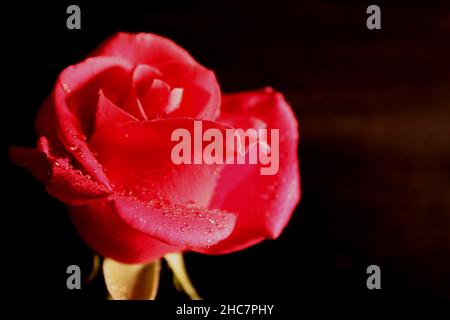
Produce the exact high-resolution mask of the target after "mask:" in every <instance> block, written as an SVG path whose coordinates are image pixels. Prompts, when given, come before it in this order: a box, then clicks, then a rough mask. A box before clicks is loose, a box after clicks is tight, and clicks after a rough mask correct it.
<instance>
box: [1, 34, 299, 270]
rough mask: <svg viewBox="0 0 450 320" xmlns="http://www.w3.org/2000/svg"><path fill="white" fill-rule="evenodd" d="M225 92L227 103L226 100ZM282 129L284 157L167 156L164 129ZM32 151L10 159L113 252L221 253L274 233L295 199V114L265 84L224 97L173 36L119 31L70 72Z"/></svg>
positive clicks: (121, 255) (147, 255)
mask: <svg viewBox="0 0 450 320" xmlns="http://www.w3.org/2000/svg"><path fill="white" fill-rule="evenodd" d="M221 100H222V101H221ZM196 119H197V120H202V125H203V128H215V129H217V130H220V131H221V132H223V131H224V130H225V129H226V128H230V127H233V128H242V129H244V130H245V129H248V128H252V127H258V128H260V127H264V128H267V129H271V128H275V129H279V134H280V144H279V157H280V164H279V170H278V173H277V174H275V175H261V174H260V167H261V165H260V164H224V165H220V164H212V165H207V164H178V165H176V164H174V163H173V162H172V161H171V158H170V155H171V148H172V147H173V145H174V143H173V141H171V133H172V132H173V131H174V130H175V129H177V128H186V129H187V130H190V131H192V130H193V129H192V128H193V122H194V121H195V120H196ZM36 129H37V133H38V135H39V139H38V142H37V148H36V149H28V148H20V147H13V148H11V150H10V156H11V158H12V160H13V161H14V162H16V163H17V164H20V165H23V166H26V167H27V168H28V169H29V170H30V171H31V172H32V173H33V174H34V175H35V176H36V177H37V178H38V179H40V180H41V181H42V182H44V183H45V185H46V187H47V191H48V192H49V193H50V194H51V195H53V196H54V197H56V198H58V199H60V200H61V201H63V202H65V203H66V204H67V206H68V208H69V212H70V215H71V218H72V220H73V222H74V224H75V226H76V228H77V229H78V231H79V233H80V234H81V236H82V237H83V238H84V240H85V241H86V242H87V243H88V244H89V245H90V246H91V247H92V248H93V249H94V250H95V251H97V252H99V253H100V254H102V255H104V256H107V257H111V258H113V259H115V260H118V261H122V262H128V263H134V262H147V261H151V260H154V259H156V258H159V257H161V256H163V255H164V254H166V253H169V252H176V251H185V250H191V251H196V252H203V253H211V254H221V253H227V252H232V251H236V250H241V249H244V248H246V247H248V246H251V245H253V244H255V243H257V242H260V241H261V240H263V239H265V238H276V237H277V236H278V235H279V234H280V233H281V231H282V229H283V228H284V226H285V225H286V224H287V222H288V221H289V218H290V216H291V214H292V212H293V210H294V207H295V206H296V204H297V203H298V201H299V197H300V185H299V168H298V158H297V142H298V129H297V122H296V119H295V117H294V114H293V113H292V111H291V109H290V107H289V105H288V104H287V103H286V101H285V100H284V98H283V96H282V95H281V94H280V93H276V92H274V91H273V90H271V89H265V90H261V91H255V92H247V93H238V94H231V95H225V96H223V97H222V99H221V93H220V89H219V86H218V84H217V81H216V78H215V76H214V73H213V72H212V71H209V70H207V69H205V68H204V67H202V66H201V65H199V64H198V63H197V62H196V61H195V60H194V59H193V58H192V57H191V56H190V55H189V53H187V52H186V51H185V50H183V49H182V48H180V47H178V46H177V45H176V44H175V43H173V42H172V41H170V40H168V39H165V38H162V37H159V36H156V35H152V34H137V35H134V34H125V33H120V34H117V35H115V36H113V37H112V38H110V39H108V40H107V41H106V42H105V43H103V44H102V45H101V46H100V47H99V48H98V49H97V50H96V51H95V52H94V53H93V54H92V55H91V56H90V57H89V58H87V59H86V60H84V61H82V62H81V63H79V64H76V65H73V66H70V67H68V68H66V69H65V70H64V71H63V72H62V73H61V74H60V76H59V77H58V80H57V81H56V84H55V87H54V89H53V92H52V94H51V96H50V97H49V98H48V99H47V101H46V102H45V103H44V104H43V106H42V107H41V109H40V111H39V114H38V116H37V120H36Z"/></svg>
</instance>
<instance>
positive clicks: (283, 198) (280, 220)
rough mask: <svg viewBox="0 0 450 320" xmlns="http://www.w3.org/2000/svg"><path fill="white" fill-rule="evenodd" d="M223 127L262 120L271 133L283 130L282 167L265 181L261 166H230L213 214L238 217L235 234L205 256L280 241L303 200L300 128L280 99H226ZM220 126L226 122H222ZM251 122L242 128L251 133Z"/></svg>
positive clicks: (267, 94)
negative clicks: (251, 120) (227, 213)
mask: <svg viewBox="0 0 450 320" xmlns="http://www.w3.org/2000/svg"><path fill="white" fill-rule="evenodd" d="M222 110H223V111H222V112H223V122H224V123H229V121H230V119H233V115H237V116H238V117H236V119H235V120H236V121H234V123H233V126H236V125H237V123H236V122H239V121H240V120H239V119H242V118H241V116H242V115H245V116H247V117H250V118H259V119H261V120H262V121H263V122H265V123H266V124H267V128H268V129H270V128H273V129H280V155H279V157H280V158H279V159H280V167H279V171H278V174H276V175H266V176H264V175H260V170H259V169H260V167H261V166H260V165H238V164H236V165H227V166H226V167H225V168H224V170H223V171H222V173H221V178H220V180H219V183H218V185H217V188H216V192H215V195H214V198H213V199H212V201H211V205H210V207H211V208H220V209H221V210H226V211H230V212H235V213H237V217H238V219H237V222H236V226H235V229H234V230H233V232H232V234H231V235H230V236H229V237H228V238H227V239H225V240H223V241H221V242H220V243H219V244H217V245H215V246H212V247H210V248H208V249H207V250H201V251H202V252H206V253H212V254H221V253H228V252H233V251H237V250H241V249H244V248H246V247H249V246H251V245H253V244H255V243H257V242H259V241H261V240H263V239H265V238H276V237H278V236H279V234H280V233H281V231H282V230H283V228H284V227H285V226H286V224H287V222H288V221H289V219H290V217H291V215H292V212H293V210H294V208H295V206H296V205H297V203H298V201H299V199H300V177H299V165H298V156H297V143H298V124H297V121H296V119H295V116H294V114H293V113H292V110H291V108H290V107H289V105H288V104H287V103H286V101H285V100H284V98H283V96H282V95H281V94H280V93H276V92H273V90H271V89H265V90H262V91H256V92H247V93H238V94H232V95H228V96H225V97H224V99H223V105H222ZM218 121H219V122H220V121H221V119H218ZM247 124H248V121H245V122H243V123H242V127H243V128H245V127H246V126H247Z"/></svg>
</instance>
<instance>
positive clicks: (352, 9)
mask: <svg viewBox="0 0 450 320" xmlns="http://www.w3.org/2000/svg"><path fill="white" fill-rule="evenodd" d="M70 4H79V5H80V7H81V20H82V22H81V23H82V29H81V30H79V31H78V30H67V29H66V18H67V14H66V13H65V12H66V8H67V6H68V5H70ZM370 4H378V5H379V6H380V7H381V11H382V30H374V31H371V30H368V29H367V28H366V26H365V21H366V18H367V14H366V13H365V11H366V8H367V6H368V5H370ZM2 24H3V25H4V26H3V27H2V34H3V43H4V44H5V45H4V47H3V46H2V51H3V53H4V54H6V58H4V60H3V66H2V69H3V72H2V76H3V77H2V78H3V79H2V80H3V81H2V83H5V84H6V86H5V85H3V88H4V89H3V92H2V101H3V103H2V104H3V105H2V112H3V114H2V115H3V116H2V120H3V121H2V130H5V132H4V134H2V139H5V141H4V147H5V152H2V182H4V183H5V187H4V188H3V189H4V192H3V197H4V201H2V202H3V203H5V204H6V205H5V206H4V208H2V210H1V211H2V218H3V219H2V237H4V238H5V239H4V240H3V241H2V249H3V250H2V251H3V253H4V256H5V258H4V259H3V258H2V261H3V262H2V263H3V267H6V270H5V272H4V273H3V274H4V276H3V280H2V281H3V282H4V283H6V285H8V286H9V287H8V293H9V296H10V297H11V298H12V299H19V300H20V299H24V298H25V299H27V298H31V299H33V300H41V299H42V300H44V299H45V300H51V301H60V300H63V301H80V300H94V301H95V300H98V301H101V300H103V299H104V294H105V293H104V287H103V284H102V283H103V280H102V278H101V277H99V279H97V280H96V281H95V282H94V283H93V284H92V285H89V286H84V287H83V289H82V290H81V291H69V290H67V289H66V284H65V282H66V273H65V272H66V267H67V266H68V265H70V264H78V265H80V266H81V267H82V270H83V271H84V272H85V274H86V273H88V272H89V270H90V268H91V252H90V250H89V248H87V247H86V246H85V245H84V243H83V242H82V241H81V240H80V238H79V237H78V235H77V234H76V232H75V231H74V229H73V228H72V226H71V224H70V221H69V219H68V216H67V214H66V212H65V208H64V205H63V204H61V203H60V202H58V201H57V200H55V199H53V198H52V197H51V196H49V195H47V193H46V192H45V190H44V188H43V186H42V185H41V184H40V183H39V182H37V181H35V179H34V178H32V177H31V175H30V174H29V173H28V172H26V171H25V170H23V169H21V168H17V167H15V166H13V165H11V164H10V163H9V161H8V160H7V156H6V147H7V146H9V145H21V146H34V143H35V140H36V138H37V137H36V136H35V133H34V127H33V121H34V117H35V115H36V111H37V109H38V107H39V106H40V104H41V102H42V101H43V100H44V99H45V97H46V95H47V94H49V93H50V91H51V89H52V86H53V83H54V81H55V79H56V77H57V75H58V73H59V72H60V71H61V70H62V69H63V68H64V67H66V66H68V65H70V64H73V63H76V62H78V61H80V60H82V59H83V57H84V56H85V55H86V54H88V53H89V52H90V51H91V50H92V49H94V48H95V47H96V46H97V45H98V44H99V43H100V42H101V41H102V40H104V39H105V38H106V37H107V36H109V35H111V34H113V33H115V32H117V31H130V32H140V31H146V32H154V33H158V34H161V35H164V36H166V37H169V38H171V39H173V40H175V41H176V42H177V43H178V44H180V45H181V46H182V47H184V48H186V49H187V50H188V51H189V52H190V53H191V54H192V55H193V56H194V57H195V58H196V59H197V60H198V61H199V62H200V63H201V64H203V65H205V66H207V67H208V68H210V69H213V70H214V71H215V72H216V75H217V77H218V80H219V83H220V85H221V87H222V90H223V92H225V93H227V92H233V91H240V90H248V89H257V88H261V87H264V86H267V85H270V86H273V87H274V88H276V89H277V90H279V91H281V92H283V93H284V94H285V96H286V98H287V99H288V101H290V103H291V105H292V107H293V109H294V111H295V113H296V115H297V117H298V119H299V122H300V146H299V155H300V160H301V178H302V193H303V196H302V200H301V202H300V204H299V206H298V208H297V209H296V211H295V213H294V215H293V218H292V220H291V222H290V223H289V225H288V227H287V228H286V230H285V231H284V232H283V234H282V235H281V237H280V238H279V239H278V240H276V241H266V242H264V243H262V244H259V245H257V246H255V247H252V248H250V249H248V250H245V251H242V252H239V253H235V254H230V255H225V256H202V255H199V254H193V253H191V254H188V255H186V260H187V266H188V270H189V272H190V274H191V277H192V280H193V282H194V284H195V285H196V287H197V289H198V290H199V292H200V294H201V295H202V296H203V297H205V298H206V299H208V300H212V301H217V302H225V301H240V302H242V301H246V302H248V301H252V302H260V303H263V302H264V303H274V302H280V303H281V302H283V301H285V302H286V301H295V302H296V303H297V304H298V305H299V306H301V305H302V303H303V302H305V301H309V300H310V299H312V300H315V301H320V302H324V303H328V302H330V301H336V300H338V301H344V302H346V303H348V304H349V305H350V304H351V303H353V302H354V301H367V302H369V303H370V302H372V301H382V302H392V301H410V300H413V301H416V300H417V301H422V302H424V301H435V300H440V301H444V300H448V299H449V298H450V274H449V273H450V170H449V169H450V165H449V164H450V126H449V124H450V7H449V6H448V5H446V2H445V1H440V2H439V1H436V2H429V1H422V3H411V2H406V1H401V2H397V3H396V4H395V5H394V4H392V3H390V4H388V3H382V2H379V1H376V2H373V3H372V2H364V1H362V2H359V3H355V2H349V1H335V2H331V1H291V2H288V1H280V0H277V1H259V2H253V1H251V2H244V1H240V2H233V1H227V2H224V3H218V2H216V1H208V2H199V1H196V2H192V3H188V2H187V1H185V2H184V3H183V4H179V3H175V2H173V1H169V2H168V3H163V2H156V1H152V0H148V1H140V2H137V1H123V2H122V3H117V4H115V3H113V2H98V3H96V4H95V5H94V4H93V3H92V2H87V1H70V2H67V1H61V2H60V3H54V4H47V5H46V4H45V3H44V2H43V1H39V2H38V3H34V4H24V3H22V2H20V3H16V4H10V5H7V6H3V13H2ZM371 264H376V265H379V266H380V267H381V272H382V275H381V285H382V289H381V290H378V291H376V290H374V291H369V290H368V289H367V288H366V278H367V275H366V268H367V266H369V265H371ZM170 276H171V275H170V273H169V272H168V271H167V270H166V271H163V279H162V284H161V289H160V292H159V295H158V298H160V299H166V300H172V299H177V300H181V299H184V298H185V297H184V296H183V295H181V294H178V293H177V292H176V291H175V290H174V289H172V284H171V278H170ZM5 281H6V282H5ZM148 312H149V313H150V311H148Z"/></svg>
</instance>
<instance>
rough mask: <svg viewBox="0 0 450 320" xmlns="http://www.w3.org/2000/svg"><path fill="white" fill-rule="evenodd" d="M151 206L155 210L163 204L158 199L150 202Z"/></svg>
mask: <svg viewBox="0 0 450 320" xmlns="http://www.w3.org/2000/svg"><path fill="white" fill-rule="evenodd" d="M150 205H151V206H152V207H153V208H155V209H159V208H161V202H160V201H159V200H158V199H152V200H150Z"/></svg>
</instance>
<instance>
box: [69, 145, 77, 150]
mask: <svg viewBox="0 0 450 320" xmlns="http://www.w3.org/2000/svg"><path fill="white" fill-rule="evenodd" d="M69 150H70V151H76V150H78V147H77V146H70V147H69Z"/></svg>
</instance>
